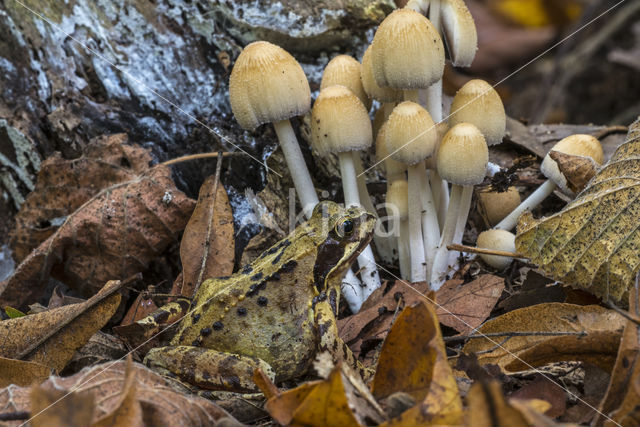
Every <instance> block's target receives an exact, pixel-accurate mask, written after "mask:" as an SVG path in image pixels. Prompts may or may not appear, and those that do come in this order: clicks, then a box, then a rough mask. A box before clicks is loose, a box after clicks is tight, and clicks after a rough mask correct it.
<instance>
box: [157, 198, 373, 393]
mask: <svg viewBox="0 0 640 427" xmlns="http://www.w3.org/2000/svg"><path fill="white" fill-rule="evenodd" d="M374 225H375V218H374V216H373V215H371V214H369V213H367V212H366V211H365V210H363V209H362V208H360V207H350V208H347V209H344V208H341V207H340V206H339V205H337V204H335V203H333V202H322V203H320V204H318V205H317V206H316V208H315V209H314V211H313V214H312V216H311V219H309V221H308V222H306V223H304V224H302V225H300V226H299V227H297V228H296V229H295V230H294V231H293V232H292V233H291V234H290V235H289V236H287V237H286V238H285V239H283V240H281V241H280V242H278V243H277V244H275V245H274V246H272V247H271V248H270V249H268V250H267V251H265V252H264V253H263V254H262V255H260V256H259V257H258V258H257V259H256V260H255V261H254V262H252V263H251V264H249V265H247V266H245V267H244V268H242V269H241V270H240V271H239V272H237V273H236V274H234V275H232V276H230V277H226V278H215V279H208V280H206V281H205V282H203V283H202V285H201V287H200V289H199V290H198V292H197V293H196V295H195V297H194V299H193V302H192V303H191V310H190V311H189V312H188V313H187V314H186V315H185V317H184V318H183V319H182V320H181V323H180V325H179V326H178V331H177V333H176V335H175V336H174V338H173V340H172V341H171V346H169V347H161V348H155V349H153V350H151V351H150V352H149V353H148V354H147V356H146V358H145V363H146V364H147V365H148V366H150V367H152V368H153V369H155V370H158V371H160V372H164V373H165V374H168V375H173V376H177V377H179V378H180V379H181V380H183V381H186V382H188V383H190V384H192V385H195V386H197V387H199V388H202V389H207V390H227V391H235V392H242V393H247V392H254V391H257V389H256V386H255V385H254V383H253V380H252V375H253V371H254V369H255V368H261V369H262V370H263V371H264V372H265V373H267V375H269V376H271V378H273V379H275V380H276V381H277V382H280V381H287V380H291V379H294V378H298V377H300V376H301V375H303V374H305V373H306V372H307V371H308V369H309V367H310V366H311V364H312V362H313V360H314V359H315V355H316V353H318V352H322V351H328V352H329V353H330V354H331V355H332V356H333V358H334V360H335V361H339V360H344V361H345V362H346V363H348V364H350V365H351V366H354V367H356V368H357V369H359V371H360V372H361V373H362V374H365V375H366V373H365V372H364V369H363V368H362V366H361V365H360V364H359V363H358V362H357V360H356V359H355V358H354V356H353V354H352V353H351V351H350V350H349V348H348V347H347V346H346V344H344V342H342V340H341V339H340V338H339V337H338V330H337V325H336V313H337V312H338V302H339V299H340V284H341V281H342V277H343V276H344V274H345V272H346V271H347V269H348V268H350V266H351V264H352V262H353V261H354V260H355V259H356V257H357V256H358V254H359V253H360V251H361V250H362V249H363V248H364V247H365V246H366V245H367V244H368V243H369V241H370V240H371V237H372V235H373V230H374Z"/></svg>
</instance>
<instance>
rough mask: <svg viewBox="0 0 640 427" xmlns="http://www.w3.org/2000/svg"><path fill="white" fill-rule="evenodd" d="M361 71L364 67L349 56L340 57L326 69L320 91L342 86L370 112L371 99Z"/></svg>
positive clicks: (334, 59) (332, 61)
mask: <svg viewBox="0 0 640 427" xmlns="http://www.w3.org/2000/svg"><path fill="white" fill-rule="evenodd" d="M361 71H362V66H361V65H360V63H359V62H358V61H357V60H356V59H355V58H353V57H351V56H349V55H338V56H336V57H335V58H333V59H332V60H331V61H329V63H328V64H327V66H326V67H324V72H323V73H322V81H321V82H320V90H322V89H324V88H327V87H329V86H334V85H342V86H344V87H346V88H347V89H349V90H350V91H351V92H353V93H354V94H355V95H356V96H357V97H358V98H359V99H360V101H361V102H362V105H364V106H365V108H366V109H367V111H368V110H369V108H371V99H370V98H369V96H368V95H367V93H366V92H365V91H364V88H363V87H362V81H361V80H360V74H361Z"/></svg>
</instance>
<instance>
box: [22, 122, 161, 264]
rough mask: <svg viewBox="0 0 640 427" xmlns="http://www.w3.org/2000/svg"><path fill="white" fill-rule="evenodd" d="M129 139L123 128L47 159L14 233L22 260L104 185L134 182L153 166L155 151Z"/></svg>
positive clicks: (26, 201) (43, 163) (23, 207)
mask: <svg viewBox="0 0 640 427" xmlns="http://www.w3.org/2000/svg"><path fill="white" fill-rule="evenodd" d="M127 139H128V138H127V135H126V134H123V133H121V134H115V135H109V136H100V137H97V138H94V139H92V140H91V141H90V142H89V144H88V145H87V147H86V148H85V149H84V153H83V155H82V156H81V157H79V158H77V159H72V160H66V159H63V158H62V157H61V156H60V154H59V153H55V154H54V155H52V156H51V157H49V158H48V159H46V160H45V161H44V162H42V165H41V167H40V171H39V172H38V180H37V183H36V187H35V189H34V190H33V191H32V192H31V193H29V195H28V196H27V198H26V200H25V202H24V204H23V205H22V206H21V207H20V211H19V212H18V213H17V215H16V217H15V221H16V225H15V229H13V230H12V232H11V249H12V250H13V254H14V256H15V259H16V261H18V262H21V261H22V260H23V259H25V258H26V257H27V255H29V253H30V252H31V251H32V250H33V249H35V248H36V247H38V245H40V243H42V242H43V241H45V240H46V239H47V238H48V237H49V236H51V235H52V234H53V233H54V232H55V231H56V230H57V228H58V227H59V226H60V225H61V223H62V221H63V220H64V218H65V217H66V216H67V215H70V214H71V213H73V212H74V211H75V210H76V209H78V208H79V207H80V206H82V204H83V203H85V202H86V201H87V200H89V199H90V198H91V197H93V196H94V195H96V194H97V193H98V192H99V191H100V190H102V189H103V188H107V187H110V186H112V185H114V184H117V183H119V182H124V181H130V180H132V179H134V178H135V177H136V176H137V175H138V174H140V173H142V172H143V171H145V170H146V169H148V168H149V163H150V162H151V155H150V153H149V151H148V150H145V149H144V148H141V147H137V146H131V145H127Z"/></svg>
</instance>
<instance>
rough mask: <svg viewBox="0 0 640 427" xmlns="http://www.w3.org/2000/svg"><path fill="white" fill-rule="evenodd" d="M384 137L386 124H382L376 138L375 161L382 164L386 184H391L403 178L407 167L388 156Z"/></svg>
mask: <svg viewBox="0 0 640 427" xmlns="http://www.w3.org/2000/svg"><path fill="white" fill-rule="evenodd" d="M386 135H387V122H384V123H383V124H382V126H381V127H380V129H379V130H378V135H377V136H376V160H377V161H378V162H382V164H384V167H385V169H386V177H387V182H393V181H395V180H396V179H403V178H404V176H405V175H404V172H405V171H406V170H407V165H406V164H404V163H400V162H398V161H396V160H393V159H392V158H391V157H390V156H389V151H388V150H387V142H386Z"/></svg>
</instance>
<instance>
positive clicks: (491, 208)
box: [478, 187, 521, 226]
mask: <svg viewBox="0 0 640 427" xmlns="http://www.w3.org/2000/svg"><path fill="white" fill-rule="evenodd" d="M520 202H521V200H520V193H519V192H518V189H517V188H516V187H509V188H508V189H507V191H502V192H497V191H496V190H494V189H492V188H488V189H486V190H482V191H478V208H479V210H480V211H481V212H482V214H483V215H484V217H485V218H486V219H487V221H489V224H490V225H491V226H494V225H496V224H497V223H499V222H500V221H501V220H502V219H503V218H505V217H506V216H507V215H509V214H510V213H511V212H512V211H513V210H514V209H515V208H517V207H518V206H519V205H520Z"/></svg>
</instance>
